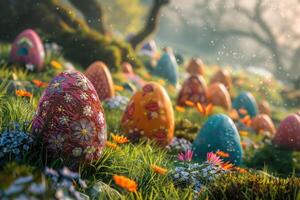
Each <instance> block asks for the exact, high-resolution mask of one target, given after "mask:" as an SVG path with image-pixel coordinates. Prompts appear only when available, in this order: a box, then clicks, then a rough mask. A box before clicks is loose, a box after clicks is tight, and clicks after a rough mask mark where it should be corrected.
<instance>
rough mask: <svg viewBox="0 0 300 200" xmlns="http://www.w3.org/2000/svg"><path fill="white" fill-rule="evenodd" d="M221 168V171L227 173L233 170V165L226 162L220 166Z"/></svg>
mask: <svg viewBox="0 0 300 200" xmlns="http://www.w3.org/2000/svg"><path fill="white" fill-rule="evenodd" d="M221 167H222V169H223V170H225V171H228V170H230V169H232V168H233V164H231V163H230V162H226V163H223V164H222V165H221Z"/></svg>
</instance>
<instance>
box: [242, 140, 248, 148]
mask: <svg viewBox="0 0 300 200" xmlns="http://www.w3.org/2000/svg"><path fill="white" fill-rule="evenodd" d="M241 145H242V148H243V149H246V148H247V143H246V142H243V141H242V142H241Z"/></svg>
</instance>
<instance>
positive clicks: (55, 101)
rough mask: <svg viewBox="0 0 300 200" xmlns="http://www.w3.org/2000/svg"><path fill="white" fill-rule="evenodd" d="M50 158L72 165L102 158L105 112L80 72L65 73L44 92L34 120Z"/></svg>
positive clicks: (34, 128)
mask: <svg viewBox="0 0 300 200" xmlns="http://www.w3.org/2000/svg"><path fill="white" fill-rule="evenodd" d="M32 132H33V134H34V135H36V136H38V137H40V138H41V140H42V143H43V147H44V148H45V149H46V152H47V157H48V158H49V159H50V160H56V159H58V158H63V159H64V160H65V161H67V162H66V163H70V167H77V166H78V164H79V163H80V162H86V163H89V162H92V161H93V160H97V159H98V158H99V157H100V154H101V152H102V149H103V147H104V145H105V142H106V122H105V118H104V111H103V108H102V105H101V102H100V101H99V98H98V95H97V92H96V90H95V89H94V86H93V85H92V83H91V82H90V81H89V80H88V79H87V78H86V77H85V76H84V75H83V74H82V73H80V72H77V71H72V72H62V73H60V74H59V75H58V76H56V77H55V78H54V79H53V80H52V81H51V82H50V84H49V85H48V87H47V88H46V90H45V91H44V93H43V95H42V97H41V99H40V101H39V104H38V108H37V111H36V115H35V117H34V119H33V122H32Z"/></svg>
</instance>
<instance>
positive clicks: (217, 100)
mask: <svg viewBox="0 0 300 200" xmlns="http://www.w3.org/2000/svg"><path fill="white" fill-rule="evenodd" d="M208 101H209V102H210V103H212V104H213V105H216V106H220V107H223V108H224V109H225V110H231V97H230V94H229V92H228V90H227V88H226V87H225V86H224V85H223V84H222V83H213V84H212V85H210V86H209V88H208Z"/></svg>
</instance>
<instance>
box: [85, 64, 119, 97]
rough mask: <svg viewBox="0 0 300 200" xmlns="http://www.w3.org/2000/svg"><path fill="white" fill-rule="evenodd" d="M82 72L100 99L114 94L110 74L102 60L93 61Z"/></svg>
mask: <svg viewBox="0 0 300 200" xmlns="http://www.w3.org/2000/svg"><path fill="white" fill-rule="evenodd" d="M84 74H85V76H86V77H87V78H88V79H89V80H90V81H91V82H92V84H93V85H94V87H95V89H96V91H97V94H98V96H99V98H100V100H101V101H102V100H105V99H109V98H112V97H113V96H115V89H114V84H113V80H112V77H111V74H110V72H109V70H108V68H107V66H106V65H105V64H104V63H103V62H100V61H96V62H94V63H93V64H91V65H90V66H89V68H88V69H87V70H86V71H85V73H84Z"/></svg>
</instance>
